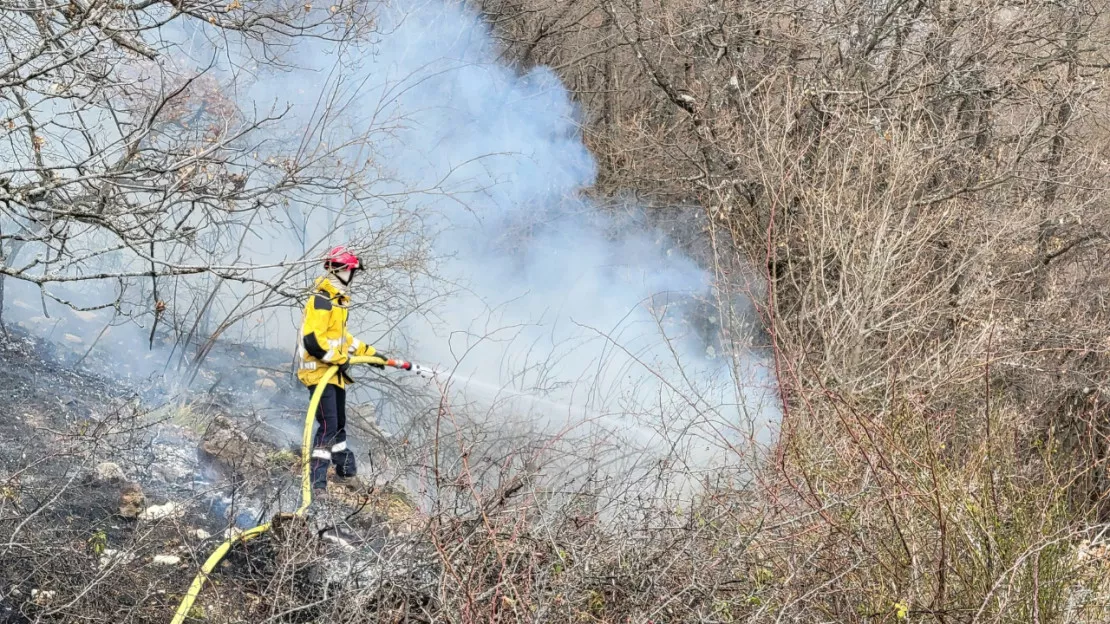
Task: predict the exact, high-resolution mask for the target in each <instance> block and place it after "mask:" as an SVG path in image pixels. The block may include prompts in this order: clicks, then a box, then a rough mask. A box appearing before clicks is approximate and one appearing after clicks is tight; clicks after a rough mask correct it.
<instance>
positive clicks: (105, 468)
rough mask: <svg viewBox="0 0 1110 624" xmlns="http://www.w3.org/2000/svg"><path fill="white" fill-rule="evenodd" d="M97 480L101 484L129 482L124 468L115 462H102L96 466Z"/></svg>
mask: <svg viewBox="0 0 1110 624" xmlns="http://www.w3.org/2000/svg"><path fill="white" fill-rule="evenodd" d="M96 480H97V481H99V482H101V483H119V482H121V481H126V480H127V475H126V474H124V472H123V468H120V467H119V464H117V463H115V462H107V461H106V462H100V463H99V464H97V465H96Z"/></svg>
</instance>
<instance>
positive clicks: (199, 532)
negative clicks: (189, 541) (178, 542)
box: [189, 529, 212, 540]
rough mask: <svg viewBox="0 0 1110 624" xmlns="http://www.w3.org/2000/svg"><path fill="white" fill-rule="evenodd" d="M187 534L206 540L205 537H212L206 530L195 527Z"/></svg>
mask: <svg viewBox="0 0 1110 624" xmlns="http://www.w3.org/2000/svg"><path fill="white" fill-rule="evenodd" d="M189 535H192V536H193V537H195V538H197V539H199V540H206V539H208V538H210V537H212V534H211V533H209V532H208V531H205V530H204V529H196V530H194V531H190V532H189Z"/></svg>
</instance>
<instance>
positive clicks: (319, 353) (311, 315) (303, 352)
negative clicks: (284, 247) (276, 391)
mask: <svg viewBox="0 0 1110 624" xmlns="http://www.w3.org/2000/svg"><path fill="white" fill-rule="evenodd" d="M349 304H350V299H349V298H348V297H347V295H346V294H344V293H343V291H341V290H339V289H338V288H336V287H335V285H334V284H332V283H331V281H330V280H329V279H328V278H326V277H321V278H320V279H318V280H316V284H315V285H314V286H313V289H312V295H311V296H310V297H309V298H308V302H307V303H306V304H305V308H304V321H303V322H302V324H301V340H300V344H298V345H297V378H298V379H300V380H301V383H303V384H304V385H306V386H315V385H316V384H318V383H319V382H320V380H321V379H322V378H323V377H324V373H326V372H327V370H328V368H329V367H330V366H332V365H333V364H342V363H344V362H346V361H347V357H348V356H350V355H374V353H376V352H377V350H376V349H374V347H371V346H370V345H368V344H366V343H364V342H362V341H361V340H359V339H358V338H355V337H354V336H352V335H351V334H350V333H349V332H348V331H347V306H348V305H349ZM350 381H351V380H350V379H349V378H346V377H345V376H344V375H335V376H334V377H332V378H331V379H330V380H329V381H328V383H330V384H335V385H337V386H339V387H340V388H344V387H346V385H347V384H348V383H350Z"/></svg>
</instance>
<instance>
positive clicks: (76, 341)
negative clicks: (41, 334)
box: [62, 334, 85, 344]
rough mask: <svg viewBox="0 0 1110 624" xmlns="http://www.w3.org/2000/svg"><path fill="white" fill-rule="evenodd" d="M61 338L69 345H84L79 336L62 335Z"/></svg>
mask: <svg viewBox="0 0 1110 624" xmlns="http://www.w3.org/2000/svg"><path fill="white" fill-rule="evenodd" d="M62 338H63V339H65V341H66V342H68V343H70V344H84V343H85V341H84V340H83V339H82V338H81V337H80V336H75V335H73V334H64V335H62Z"/></svg>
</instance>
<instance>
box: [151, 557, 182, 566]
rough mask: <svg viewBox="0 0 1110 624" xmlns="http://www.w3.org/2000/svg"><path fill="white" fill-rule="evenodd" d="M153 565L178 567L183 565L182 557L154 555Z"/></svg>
mask: <svg viewBox="0 0 1110 624" xmlns="http://www.w3.org/2000/svg"><path fill="white" fill-rule="evenodd" d="M152 563H155V564H157V565H177V564H179V563H181V557H178V556H177V555H154V559H153V560H152Z"/></svg>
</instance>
